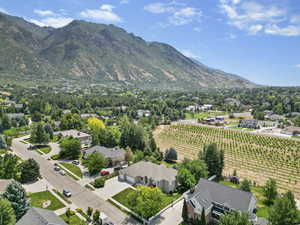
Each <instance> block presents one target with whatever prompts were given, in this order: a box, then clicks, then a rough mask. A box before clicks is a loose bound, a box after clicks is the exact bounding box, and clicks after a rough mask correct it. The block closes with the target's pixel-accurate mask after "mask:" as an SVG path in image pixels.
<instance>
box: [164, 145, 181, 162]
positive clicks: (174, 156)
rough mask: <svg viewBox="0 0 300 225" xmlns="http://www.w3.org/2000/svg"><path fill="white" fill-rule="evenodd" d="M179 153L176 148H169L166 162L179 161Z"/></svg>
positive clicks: (166, 153)
mask: <svg viewBox="0 0 300 225" xmlns="http://www.w3.org/2000/svg"><path fill="white" fill-rule="evenodd" d="M177 158H178V157H177V151H176V150H175V148H169V149H167V150H166V152H165V160H166V161H176V160H177Z"/></svg>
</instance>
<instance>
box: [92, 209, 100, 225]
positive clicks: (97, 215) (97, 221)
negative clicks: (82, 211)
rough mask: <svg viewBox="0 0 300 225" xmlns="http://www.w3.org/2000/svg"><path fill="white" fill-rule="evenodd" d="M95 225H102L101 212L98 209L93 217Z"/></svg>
mask: <svg viewBox="0 0 300 225" xmlns="http://www.w3.org/2000/svg"><path fill="white" fill-rule="evenodd" d="M93 224H94V225H101V220H100V212H99V210H98V209H96V211H95V212H94V215H93Z"/></svg>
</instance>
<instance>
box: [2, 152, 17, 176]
mask: <svg viewBox="0 0 300 225" xmlns="http://www.w3.org/2000/svg"><path fill="white" fill-rule="evenodd" d="M18 173H19V159H18V157H17V156H16V155H13V154H10V153H6V154H5V155H4V156H0V178H1V179H18Z"/></svg>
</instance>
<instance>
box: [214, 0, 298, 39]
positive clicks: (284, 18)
mask: <svg viewBox="0 0 300 225" xmlns="http://www.w3.org/2000/svg"><path fill="white" fill-rule="evenodd" d="M219 1H220V4H219V7H220V9H221V11H222V13H223V14H224V15H226V17H227V19H228V21H227V22H228V24H230V25H232V26H235V27H237V28H238V29H240V30H245V31H247V32H248V33H249V34H252V35H254V34H257V33H260V32H262V31H264V32H265V33H266V34H274V35H275V34H277V35H284V36H298V35H300V34H299V27H297V26H294V25H291V24H289V23H298V22H297V21H298V20H299V22H300V17H299V18H298V16H291V15H289V13H288V11H287V10H285V9H284V8H282V7H281V8H279V7H278V6H276V5H271V4H268V5H264V4H262V3H258V1H254V0H250V1H241V0H219ZM282 23H286V25H285V26H284V27H281V26H282ZM280 25H281V26H280Z"/></svg>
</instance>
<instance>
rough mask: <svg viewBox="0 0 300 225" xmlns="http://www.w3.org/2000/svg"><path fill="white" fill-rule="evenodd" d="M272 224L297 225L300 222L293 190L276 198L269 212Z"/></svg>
mask: <svg viewBox="0 0 300 225" xmlns="http://www.w3.org/2000/svg"><path fill="white" fill-rule="evenodd" d="M269 215H270V216H269V220H270V222H271V225H287V224H289V225H297V224H299V222H300V216H299V214H298V210H297V206H296V202H295V198H294V195H293V193H292V192H290V191H289V192H287V193H285V194H284V195H283V196H282V197H279V198H277V199H276V200H275V202H274V205H273V206H272V208H271V209H270V212H269Z"/></svg>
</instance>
